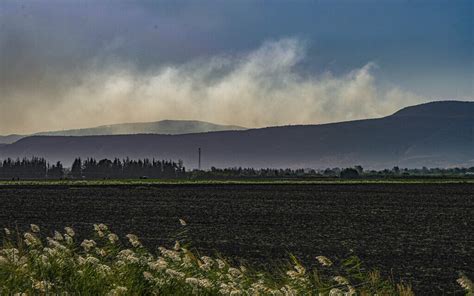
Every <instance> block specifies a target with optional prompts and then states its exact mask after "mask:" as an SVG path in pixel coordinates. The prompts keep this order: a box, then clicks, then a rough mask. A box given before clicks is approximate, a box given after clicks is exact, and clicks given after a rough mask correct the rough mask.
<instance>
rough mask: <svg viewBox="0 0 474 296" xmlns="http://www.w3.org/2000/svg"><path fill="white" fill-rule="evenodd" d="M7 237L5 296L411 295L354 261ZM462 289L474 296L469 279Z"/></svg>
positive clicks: (99, 230)
mask: <svg viewBox="0 0 474 296" xmlns="http://www.w3.org/2000/svg"><path fill="white" fill-rule="evenodd" d="M180 222H181V223H182V225H183V226H182V227H184V228H185V227H186V223H185V222H184V221H180ZM4 231H5V239H4V244H3V247H2V248H1V249H0V294H1V295H38V294H39V295H51V294H60V295H69V294H71V293H72V294H78V295H375V294H376V295H413V292H412V290H411V288H410V286H408V285H404V284H396V283H394V282H393V281H392V280H390V279H384V278H382V277H381V276H380V273H378V272H377V271H370V270H366V269H365V268H364V267H363V266H362V264H361V262H360V261H359V260H358V259H357V258H355V257H352V258H349V259H347V260H343V261H341V262H338V263H337V264H336V263H333V262H331V260H330V259H328V258H326V257H324V256H319V257H317V258H315V260H318V261H319V263H320V267H319V268H318V269H314V270H307V269H306V268H305V267H304V266H303V265H302V264H301V263H299V262H298V260H297V259H296V258H291V262H292V264H291V265H289V266H285V267H282V269H281V270H280V271H275V272H274V273H265V272H259V271H258V270H252V269H250V268H248V267H244V266H231V265H230V264H229V263H227V262H226V261H225V260H223V259H222V258H211V257H206V256H203V257H199V256H197V255H196V253H193V252H192V251H191V250H189V249H188V248H187V247H186V246H182V245H181V244H180V243H179V242H176V244H175V245H174V247H172V248H165V247H160V248H159V251H158V253H157V254H153V253H151V252H149V251H148V250H146V249H145V248H144V247H143V246H142V244H141V243H140V240H139V238H138V237H136V236H135V235H133V234H129V235H127V236H126V238H122V239H121V238H119V237H118V236H117V235H116V234H114V233H113V232H111V230H110V229H109V228H108V227H107V226H106V225H104V224H98V225H95V226H94V232H93V234H92V238H91V239H86V240H83V241H81V242H79V241H76V239H75V237H76V234H75V232H74V230H73V229H71V228H68V227H66V228H65V229H64V232H63V233H61V232H58V231H56V232H54V233H53V234H51V236H50V237H45V236H44V235H42V233H41V231H40V229H39V227H38V226H36V225H31V230H30V231H28V232H26V233H23V234H21V233H16V232H13V231H11V230H9V229H5V230H4ZM459 283H460V284H461V285H463V287H464V288H465V289H466V292H467V293H469V291H471V292H472V283H471V282H470V281H469V280H468V279H467V278H461V279H460V280H459ZM469 289H471V290H469Z"/></svg>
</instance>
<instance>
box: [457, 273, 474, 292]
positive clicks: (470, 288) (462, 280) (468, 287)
mask: <svg viewBox="0 0 474 296" xmlns="http://www.w3.org/2000/svg"><path fill="white" fill-rule="evenodd" d="M456 281H457V283H458V284H459V285H460V286H461V287H462V288H463V289H464V290H465V291H466V294H467V295H469V296H474V284H473V283H472V281H471V280H470V279H469V278H468V277H467V276H466V275H464V274H462V273H461V274H460V276H459V278H458V279H457V280H456Z"/></svg>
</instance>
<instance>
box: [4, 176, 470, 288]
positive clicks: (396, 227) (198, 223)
mask: <svg viewBox="0 0 474 296" xmlns="http://www.w3.org/2000/svg"><path fill="white" fill-rule="evenodd" d="M178 218H183V219H184V220H186V221H187V222H188V226H187V227H184V229H187V230H186V233H184V234H183V233H181V232H182V230H183V227H182V226H181V225H180V224H179V222H178ZM99 222H101V223H105V224H108V225H110V226H111V228H112V230H113V231H115V232H116V233H118V234H121V235H124V234H127V233H135V234H137V235H139V237H141V238H142V240H143V241H144V243H145V244H146V245H147V246H148V247H149V248H151V249H154V248H156V247H157V246H159V245H162V244H170V243H171V242H172V241H173V240H174V239H175V238H176V237H180V238H182V237H183V236H186V240H187V241H189V242H190V243H191V244H192V246H194V247H196V248H197V249H198V250H199V251H200V252H202V253H211V254H212V253H215V252H219V253H220V254H222V255H223V256H225V257H233V258H237V259H238V260H241V261H243V262H245V263H248V264H256V265H263V266H265V267H267V268H271V267H272V266H274V265H275V264H278V263H279V262H282V261H284V260H286V259H288V258H289V254H290V253H291V254H294V255H296V256H297V257H298V258H300V259H301V260H302V261H303V262H304V263H306V264H307V265H314V264H316V262H315V259H314V257H315V256H318V255H325V256H327V257H330V258H333V259H336V261H337V259H342V258H345V257H348V256H350V255H352V254H355V255H357V256H359V257H360V258H361V259H362V260H363V262H364V263H365V265H366V266H368V267H371V268H376V269H379V270H381V271H383V272H384V273H385V275H391V276H393V278H394V279H395V280H397V281H398V280H404V281H406V282H410V283H411V284H412V285H413V287H414V290H415V292H417V294H436V295H439V294H453V293H455V291H458V292H457V293H456V294H458V295H461V294H462V293H461V292H460V291H459V290H460V289H459V288H460V287H459V286H458V285H457V284H456V282H455V280H456V278H457V276H458V272H459V271H462V272H464V273H465V274H467V275H468V276H469V277H470V278H471V279H474V224H473V222H474V185H469V184H370V185H367V184H365V185H364V184H360V185H342V184H341V185H160V186H97V187H93V186H83V187H81V186H77V187H66V186H17V187H13V186H9V187H8V186H5V187H0V227H11V228H16V227H17V228H18V229H20V230H22V231H23V230H26V229H27V228H28V225H29V224H30V223H36V224H38V225H40V226H41V227H42V228H43V231H44V232H46V233H47V234H49V233H50V232H51V231H53V230H55V229H58V230H60V229H62V228H63V227H64V226H73V227H74V228H75V229H76V231H77V232H79V234H82V235H84V236H90V235H91V233H92V231H91V229H92V224H93V223H99ZM269 262H270V263H269Z"/></svg>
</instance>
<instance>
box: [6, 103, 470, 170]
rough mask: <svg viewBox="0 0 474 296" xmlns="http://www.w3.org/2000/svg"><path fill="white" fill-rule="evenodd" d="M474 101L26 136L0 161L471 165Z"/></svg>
mask: <svg viewBox="0 0 474 296" xmlns="http://www.w3.org/2000/svg"><path fill="white" fill-rule="evenodd" d="M473 130H474V102H456V101H445V102H433V103H428V104H423V105H418V106H412V107H408V108H405V109H402V110H400V111H398V112H396V113H395V114H393V115H391V116H387V117H384V118H379V119H367V120H357V121H348V122H340V123H331V124H322V125H299V126H281V127H270V128H262V129H250V130H243V131H222V132H211V133H197V134H187V135H116V136H86V137H60V136H54V137H43V136H34V137H28V138H24V139H21V140H20V141H18V142H16V143H14V144H11V145H6V146H3V147H0V158H1V157H19V156H32V155H37V156H44V157H46V158H47V159H50V160H61V161H63V162H65V163H66V164H70V162H71V160H72V159H73V158H74V157H76V156H81V157H88V156H94V157H97V158H102V157H108V158H111V157H116V156H117V157H126V156H129V157H133V158H135V157H150V158H151V157H154V158H158V159H182V160H183V161H184V163H185V165H186V166H188V167H195V166H196V164H197V148H198V147H201V148H202V151H203V155H202V161H203V166H204V167H206V168H208V167H211V166H216V167H232V166H244V167H317V168H324V167H334V166H342V167H346V166H353V165H356V164H361V165H363V166H364V167H367V168H387V167H392V166H395V165H398V166H401V167H420V166H427V167H438V166H439V167H447V166H460V165H464V166H474V140H473Z"/></svg>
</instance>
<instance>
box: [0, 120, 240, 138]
mask: <svg viewBox="0 0 474 296" xmlns="http://www.w3.org/2000/svg"><path fill="white" fill-rule="evenodd" d="M243 129H245V128H244V127H241V126H235V125H220V124H214V123H210V122H205V121H198V120H161V121H156V122H138V123H122V124H112V125H102V126H98V127H92V128H83V129H70V130H62V131H51V132H40V133H35V134H33V135H32V136H103V135H126V134H165V135H177V134H190V133H203V132H215V131H223V130H243ZM25 137H28V136H27V135H9V136H0V144H2V143H3V144H11V143H14V142H16V141H18V140H19V139H22V138H25Z"/></svg>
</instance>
